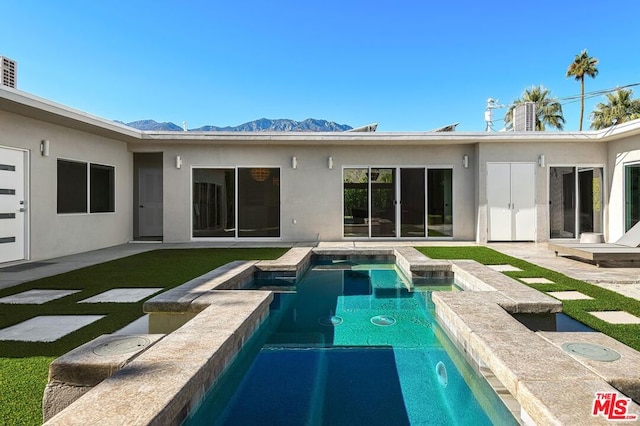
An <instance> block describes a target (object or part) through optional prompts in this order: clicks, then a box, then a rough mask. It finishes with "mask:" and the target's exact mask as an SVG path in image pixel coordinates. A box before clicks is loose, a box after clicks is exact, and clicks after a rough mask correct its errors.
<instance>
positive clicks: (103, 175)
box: [89, 164, 115, 213]
mask: <svg viewBox="0 0 640 426" xmlns="http://www.w3.org/2000/svg"><path fill="white" fill-rule="evenodd" d="M89 170H90V181H91V191H89V194H90V211H91V213H108V212H114V211H115V190H114V175H115V173H114V168H113V167H111V166H103V165H100V164H91V165H90V166H89Z"/></svg>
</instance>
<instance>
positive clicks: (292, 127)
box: [124, 118, 352, 132]
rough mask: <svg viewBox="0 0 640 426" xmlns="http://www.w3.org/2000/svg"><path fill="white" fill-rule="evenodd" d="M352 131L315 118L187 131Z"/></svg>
mask: <svg viewBox="0 0 640 426" xmlns="http://www.w3.org/2000/svg"><path fill="white" fill-rule="evenodd" d="M124 124H126V125H127V126H129V127H133V128H135V129H138V130H143V131H156V132H158V131H159V132H163V131H170V132H181V131H183V129H182V127H180V126H178V125H177V124H175V123H171V122H165V123H158V122H157V121H155V120H150V119H149V120H138V121H132V122H130V123H124ZM350 129H352V127H351V126H348V125H346V124H338V123H335V122H333V121H327V120H320V119H316V118H307V119H306V120H303V121H295V120H290V119H286V118H281V119H269V118H260V119H258V120H254V121H249V122H248V123H244V124H240V125H239V126H227V127H218V126H211V125H207V126H202V127H198V128H197V129H188V131H190V132H344V131H346V130H350Z"/></svg>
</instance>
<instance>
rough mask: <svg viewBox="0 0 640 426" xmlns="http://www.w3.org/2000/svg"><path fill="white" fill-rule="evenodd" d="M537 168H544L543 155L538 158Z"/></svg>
mask: <svg viewBox="0 0 640 426" xmlns="http://www.w3.org/2000/svg"><path fill="white" fill-rule="evenodd" d="M538 166H540V167H544V154H540V155H539V156H538Z"/></svg>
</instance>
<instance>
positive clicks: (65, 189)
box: [57, 160, 115, 214]
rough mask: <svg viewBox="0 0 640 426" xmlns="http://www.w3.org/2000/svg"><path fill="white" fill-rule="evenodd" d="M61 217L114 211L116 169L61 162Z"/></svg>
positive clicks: (59, 188) (59, 212)
mask: <svg viewBox="0 0 640 426" xmlns="http://www.w3.org/2000/svg"><path fill="white" fill-rule="evenodd" d="M57 201H58V214H65V213H87V212H91V213H107V212H114V211H115V168H114V167H112V166H104V165H101V164H87V163H84V162H80V161H69V160H58V197H57Z"/></svg>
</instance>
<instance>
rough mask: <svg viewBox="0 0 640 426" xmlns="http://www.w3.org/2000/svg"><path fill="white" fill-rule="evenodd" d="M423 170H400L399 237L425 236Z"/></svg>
mask: <svg viewBox="0 0 640 426" xmlns="http://www.w3.org/2000/svg"><path fill="white" fill-rule="evenodd" d="M424 189H425V173H424V169H400V200H401V202H400V236H401V237H407V238H412V237H413V238H420V237H424V236H425V226H424V224H425V214H424V213H425V208H426V206H425V190H424Z"/></svg>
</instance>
